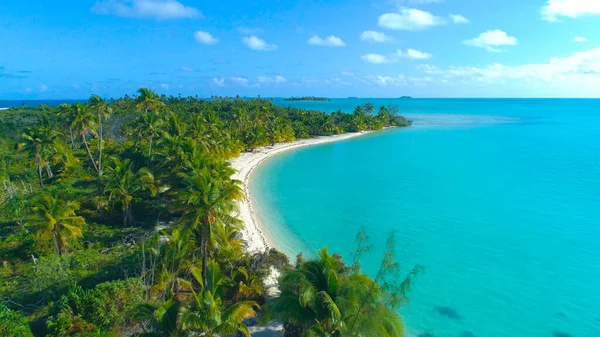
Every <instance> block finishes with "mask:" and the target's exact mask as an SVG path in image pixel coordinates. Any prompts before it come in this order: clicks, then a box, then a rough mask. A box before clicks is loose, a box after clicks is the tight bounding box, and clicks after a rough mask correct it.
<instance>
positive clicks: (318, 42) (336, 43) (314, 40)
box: [308, 35, 346, 47]
mask: <svg viewBox="0 0 600 337" xmlns="http://www.w3.org/2000/svg"><path fill="white" fill-rule="evenodd" d="M308 44H311V45H313V46H327V47H344V46H345V45H346V42H344V41H343V40H342V39H340V38H339V37H337V36H335V35H329V36H327V37H326V38H324V39H322V38H320V37H319V36H318V35H315V36H313V37H311V38H310V39H308Z"/></svg>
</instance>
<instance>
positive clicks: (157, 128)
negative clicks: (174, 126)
mask: <svg viewBox="0 0 600 337" xmlns="http://www.w3.org/2000/svg"><path fill="white" fill-rule="evenodd" d="M162 126H163V119H162V118H160V117H159V116H158V115H155V114H149V113H146V114H143V115H141V116H139V117H138V118H137V120H136V125H135V127H134V129H133V133H134V134H135V135H136V136H137V137H138V139H144V138H148V154H147V156H148V157H150V155H151V154H152V144H153V142H154V137H156V136H157V135H158V134H159V133H160V132H161V128H162Z"/></svg>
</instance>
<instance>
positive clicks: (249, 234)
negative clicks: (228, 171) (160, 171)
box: [230, 131, 369, 253]
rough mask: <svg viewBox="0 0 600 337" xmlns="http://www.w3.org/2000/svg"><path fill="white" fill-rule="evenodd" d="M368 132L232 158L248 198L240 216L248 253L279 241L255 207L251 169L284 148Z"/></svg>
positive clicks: (338, 137) (299, 142) (289, 146)
mask: <svg viewBox="0 0 600 337" xmlns="http://www.w3.org/2000/svg"><path fill="white" fill-rule="evenodd" d="M367 133H369V131H367V132H362V133H360V132H355V133H346V134H341V135H335V136H326V137H316V138H310V139H302V140H297V141H294V142H290V143H278V144H275V145H273V146H266V147H262V148H258V149H255V150H254V151H253V152H244V153H242V154H241V155H240V156H238V157H237V158H234V159H232V160H231V161H230V162H231V166H232V167H233V168H234V169H235V170H236V171H237V172H236V173H235V174H234V175H233V176H232V178H233V179H238V180H240V181H242V183H243V187H242V188H243V189H244V193H245V196H246V199H245V200H243V201H241V202H240V213H239V218H240V219H241V220H242V221H243V222H244V227H245V228H244V230H243V232H242V235H243V238H244V240H245V241H246V244H247V248H246V249H247V251H248V252H249V253H257V252H264V251H266V250H268V249H270V248H271V247H274V248H277V245H276V242H274V240H273V238H270V237H268V236H267V235H265V230H264V228H263V224H262V222H261V221H260V219H259V218H258V216H257V214H256V212H255V210H254V206H253V202H252V196H251V194H250V189H249V188H248V184H249V182H250V177H251V175H252V172H253V171H254V169H255V168H256V167H258V165H260V164H261V163H262V162H263V161H264V160H266V159H267V158H270V157H272V156H274V155H277V154H280V153H283V152H285V151H289V150H293V149H296V148H299V147H303V146H310V145H317V144H324V143H329V142H334V141H339V140H344V139H349V138H353V137H358V136H362V135H365V134H367Z"/></svg>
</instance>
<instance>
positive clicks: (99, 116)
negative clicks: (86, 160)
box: [97, 114, 104, 220]
mask: <svg viewBox="0 0 600 337" xmlns="http://www.w3.org/2000/svg"><path fill="white" fill-rule="evenodd" d="M98 124H99V125H100V130H99V132H98V189H97V193H98V213H99V215H100V219H101V220H102V219H104V214H103V212H102V198H101V195H102V142H103V137H102V133H103V130H102V117H101V115H100V114H98Z"/></svg>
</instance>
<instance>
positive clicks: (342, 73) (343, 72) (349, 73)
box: [340, 70, 354, 76]
mask: <svg viewBox="0 0 600 337" xmlns="http://www.w3.org/2000/svg"><path fill="white" fill-rule="evenodd" d="M340 74H341V75H342V76H354V73H353V72H351V71H347V70H344V71H342V72H341V73H340Z"/></svg>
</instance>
